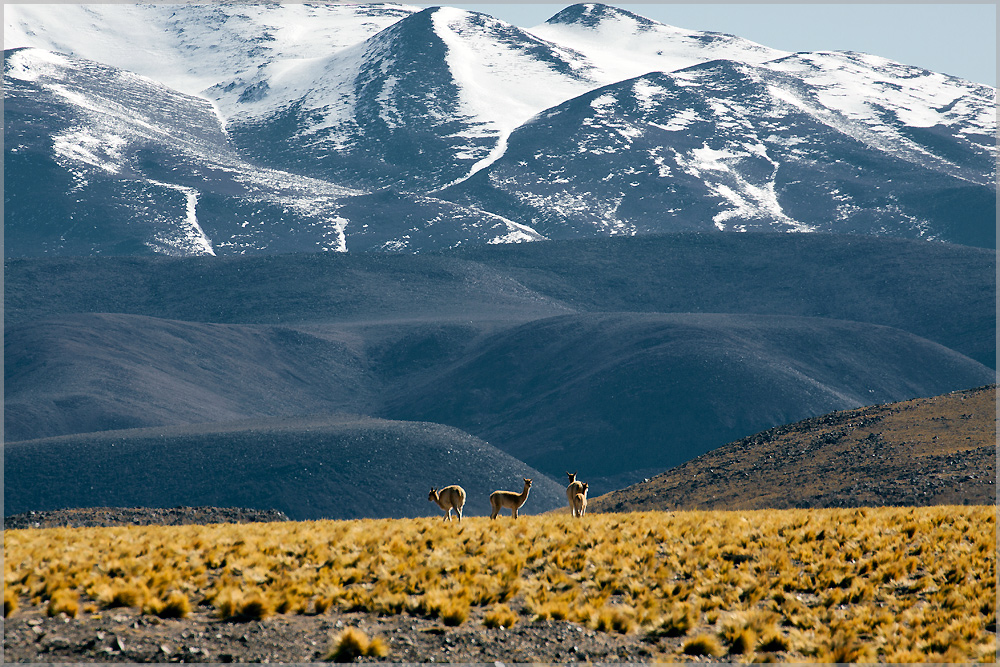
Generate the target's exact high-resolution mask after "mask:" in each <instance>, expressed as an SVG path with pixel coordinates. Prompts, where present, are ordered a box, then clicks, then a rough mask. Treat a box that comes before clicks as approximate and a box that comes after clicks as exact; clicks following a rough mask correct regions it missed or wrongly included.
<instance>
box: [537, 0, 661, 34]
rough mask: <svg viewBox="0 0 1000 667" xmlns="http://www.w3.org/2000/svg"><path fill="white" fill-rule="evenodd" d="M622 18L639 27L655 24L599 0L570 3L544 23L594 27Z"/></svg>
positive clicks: (643, 17)
mask: <svg viewBox="0 0 1000 667" xmlns="http://www.w3.org/2000/svg"><path fill="white" fill-rule="evenodd" d="M622 19H624V20H627V21H632V22H634V23H635V24H636V26H637V27H639V28H640V29H641V28H644V27H649V26H654V25H657V22H656V21H653V20H652V19H648V18H646V17H645V16H640V15H638V14H633V13H632V12H630V11H627V10H625V9H619V8H618V7H612V6H610V5H604V4H601V3H599V2H588V3H581V4H576V5H570V6H569V7H567V8H566V9H564V10H562V11H561V12H559V13H557V14H556V15H555V16H553V17H552V18H550V19H549V20H548V21H546V22H545V23H546V24H549V25H556V24H564V25H565V24H571V25H580V26H585V27H588V28H594V27H597V26H599V25H601V24H602V23H603V22H605V21H607V20H622Z"/></svg>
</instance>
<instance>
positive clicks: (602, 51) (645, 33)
mask: <svg viewBox="0 0 1000 667" xmlns="http://www.w3.org/2000/svg"><path fill="white" fill-rule="evenodd" d="M528 32H530V33H531V34H533V35H536V36H537V37H540V38H542V39H544V40H547V41H549V42H552V43H553V44H557V45H559V46H561V47H564V48H567V49H571V50H572V51H575V52H578V53H580V54H583V55H584V56H585V57H586V59H587V62H588V63H590V64H591V67H592V68H593V69H592V70H591V72H590V75H591V76H592V77H593V78H594V79H595V80H596V81H598V82H599V83H600V84H601V85H605V84H609V83H614V82H616V81H624V80H625V79H632V78H635V77H637V76H641V75H643V74H647V73H649V72H672V71H675V70H679V69H683V68H685V67H690V66H691V65H696V64H698V63H702V62H706V61H709V60H718V59H725V60H736V61H740V62H747V63H763V62H766V61H768V60H774V59H775V58H781V57H784V56H787V55H789V52H788V51H780V50H778V49H771V48H768V47H766V46H762V45H760V44H757V43H755V42H751V41H749V40H746V39H742V38H740V37H735V36H733V35H725V34H721V33H706V32H699V31H695V30H685V29H683V28H677V27H674V26H671V25H667V24H665V23H658V22H656V21H652V20H650V19H647V18H645V17H642V16H638V15H637V14H633V13H632V12H628V11H625V10H622V9H618V8H616V7H610V6H608V5H601V4H596V3H588V4H582V5H573V6H571V7H568V8H566V9H564V10H563V11H562V12H559V13H558V14H556V15H555V16H553V17H552V18H551V19H549V20H548V21H546V22H545V23H543V24H541V25H538V26H534V27H532V28H530V29H528Z"/></svg>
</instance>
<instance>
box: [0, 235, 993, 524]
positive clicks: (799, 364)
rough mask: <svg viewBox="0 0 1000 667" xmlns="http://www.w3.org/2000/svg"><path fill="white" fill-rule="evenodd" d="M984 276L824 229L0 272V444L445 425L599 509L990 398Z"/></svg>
mask: <svg viewBox="0 0 1000 667" xmlns="http://www.w3.org/2000/svg"><path fill="white" fill-rule="evenodd" d="M994 279H995V252H994V251H991V250H982V249H976V248H968V247H960V246H951V245H947V244H932V243H924V242H916V241H905V240H891V239H878V238H859V237H846V236H836V235H777V234H766V235H765V234H756V235H755V234H747V235H722V234H680V235H668V236H660V237H644V238H635V239H595V240H583V241H567V242H547V243H544V244H526V245H522V246H505V247H491V248H483V249H474V250H455V251H449V252H443V253H428V254H421V255H385V254H383V255H379V254H345V253H328V254H319V255H281V256H271V257H218V258H203V257H190V258H167V257H88V258H36V259H22V260H8V261H7V262H6V263H5V287H4V289H5V295H4V296H5V308H6V310H5V318H6V325H5V350H4V354H5V423H6V432H5V441H6V442H7V443H8V445H12V444H14V443H15V442H16V441H18V440H29V439H30V440H36V441H37V439H38V438H47V437H52V436H56V435H69V434H74V433H76V434H80V433H94V432H97V431H103V430H107V429H123V428H138V427H157V428H159V429H160V430H162V431H163V432H164V433H168V434H169V432H170V430H171V429H173V428H175V427H181V426H185V425H194V424H204V423H213V424H216V426H214V427H213V428H221V429H224V430H225V429H228V428H229V427H227V426H225V424H227V423H231V422H235V421H240V420H247V419H267V418H273V417H302V416H304V415H310V414H332V413H352V414H363V415H368V416H371V417H376V418H383V419H390V420H403V421H422V422H424V421H433V422H438V423H441V424H448V425H450V426H453V427H457V428H461V429H463V430H464V431H466V432H468V433H470V434H472V435H474V436H476V437H479V438H482V439H484V440H486V441H488V442H489V443H490V444H491V445H492V446H493V447H495V448H497V449H499V450H502V451H504V452H507V453H508V454H510V455H513V456H515V457H517V458H519V459H521V460H522V461H524V462H525V464H526V465H529V466H531V467H533V468H535V469H537V470H539V471H542V472H543V473H545V474H547V475H550V476H552V477H553V478H555V479H556V480H557V481H558V482H561V481H562V473H563V471H564V470H566V469H569V468H573V469H576V468H579V469H580V472H581V475H583V474H587V475H588V476H589V477H591V478H592V481H593V483H594V486H593V487H592V491H593V492H594V494H595V495H596V494H597V493H599V492H601V491H606V490H612V489H615V488H621V487H622V486H624V485H626V484H629V483H632V482H634V481H635V480H636V479H641V478H643V477H648V476H650V475H651V474H655V473H657V472H659V471H662V470H663V469H665V468H667V467H670V466H674V465H678V464H680V463H683V462H684V461H686V460H688V459H690V458H691V457H694V456H697V455H699V454H702V453H704V452H707V451H709V450H710V449H712V448H713V447H716V446H718V445H719V444H720V443H723V442H727V441H732V440H734V439H736V438H740V437H745V436H747V435H748V434H751V433H754V432H757V431H760V430H762V429H766V428H769V427H773V426H778V425H781V424H785V423H789V422H794V421H796V420H799V419H803V418H806V417H811V416H816V415H819V414H824V413H827V412H830V411H832V410H838V409H845V408H851V407H857V406H862V405H870V404H872V403H875V402H888V401H896V400H903V399H908V398H913V397H918V396H929V395H935V394H940V393H942V392H946V391H953V390H958V389H965V388H968V387H973V386H980V385H983V384H987V383H991V382H993V381H995V373H994V372H993V371H992V370H991V369H990V368H988V367H987V366H984V365H983V364H981V363H978V362H984V363H987V364H992V363H995V322H996V314H995V306H994V304H995V293H996V291H995V280H994ZM942 346H943V347H942ZM87 437H89V436H87ZM95 437H96V436H95ZM214 441H215V438H214V436H210V435H204V436H203V437H202V440H201V442H203V443H204V444H205V445H206V446H208V445H212V443H213V442H214ZM234 442H235V441H234ZM240 442H242V441H240ZM18 446H19V445H18ZM212 446H215V445H212ZM220 446H221V445H220ZM176 502H182V501H176ZM176 502H175V503H174V504H176ZM183 502H186V503H187V504H196V503H197V504H217V503H216V502H215V501H214V500H212V499H210V498H205V499H202V500H194V499H191V500H187V501H183ZM101 504H106V505H112V504H113V505H132V504H136V503H134V502H128V503H126V502H124V501H122V500H116V501H113V502H112V501H110V500H106V501H103V502H102V503H101ZM233 504H238V505H244V504H245V503H243V502H237V501H235V500H234V501H233Z"/></svg>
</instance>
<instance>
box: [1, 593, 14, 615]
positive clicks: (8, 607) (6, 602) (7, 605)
mask: <svg viewBox="0 0 1000 667" xmlns="http://www.w3.org/2000/svg"><path fill="white" fill-rule="evenodd" d="M15 611H17V593H15V592H14V589H13V588H5V589H4V591H3V617H4V618H7V617H8V616H10V615H11V614H13V613H14V612H15Z"/></svg>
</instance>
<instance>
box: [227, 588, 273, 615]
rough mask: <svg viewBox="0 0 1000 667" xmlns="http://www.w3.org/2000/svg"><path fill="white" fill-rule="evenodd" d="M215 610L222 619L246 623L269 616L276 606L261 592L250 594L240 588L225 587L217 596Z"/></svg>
mask: <svg viewBox="0 0 1000 667" xmlns="http://www.w3.org/2000/svg"><path fill="white" fill-rule="evenodd" d="M215 611H216V615H217V616H218V617H219V619H220V620H223V621H231V622H234V623H246V622H249V621H261V620H263V619H265V618H267V617H268V616H270V615H271V614H272V613H274V607H273V606H272V605H271V603H270V602H268V600H267V598H265V597H264V596H263V595H261V594H260V593H252V594H250V595H249V596H248V595H245V594H244V593H243V591H241V590H239V589H235V588H225V589H223V590H222V591H220V592H219V594H218V595H216V596H215Z"/></svg>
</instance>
